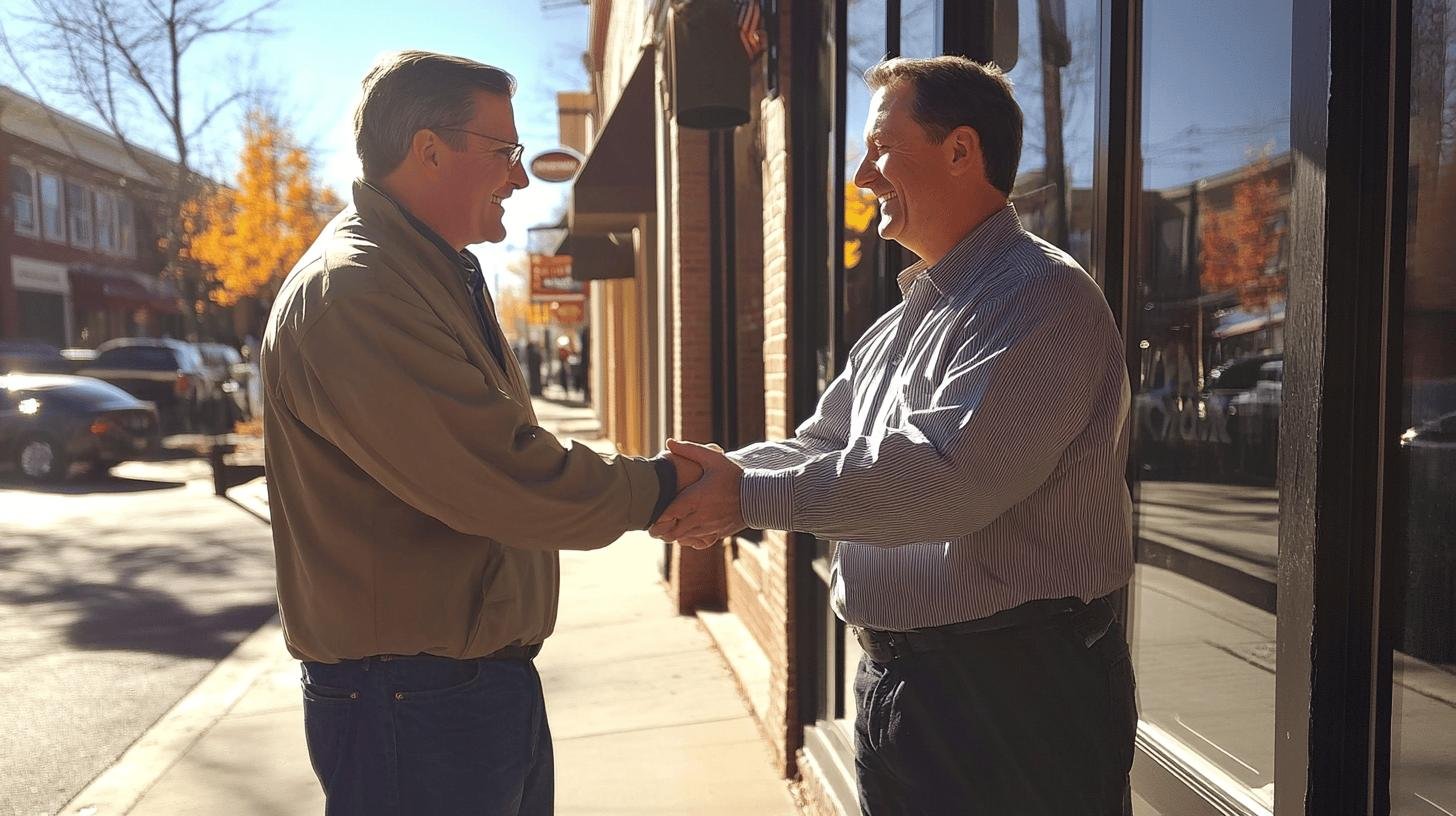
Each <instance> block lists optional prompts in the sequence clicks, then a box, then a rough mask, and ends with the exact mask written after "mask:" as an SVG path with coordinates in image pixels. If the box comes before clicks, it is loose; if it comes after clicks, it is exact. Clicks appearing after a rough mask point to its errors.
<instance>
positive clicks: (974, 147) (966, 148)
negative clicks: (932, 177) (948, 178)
mask: <svg viewBox="0 0 1456 816" xmlns="http://www.w3.org/2000/svg"><path fill="white" fill-rule="evenodd" d="M945 148H946V150H947V151H949V153H950V174H951V175H952V176H964V175H966V174H967V173H974V172H985V166H986V165H985V157H984V156H983V155H982V153H981V134H979V133H977V132H976V130H975V128H972V127H970V126H968V125H961V126H960V127H958V128H956V129H955V130H952V131H951V132H950V134H949V135H947V136H946V137H945Z"/></svg>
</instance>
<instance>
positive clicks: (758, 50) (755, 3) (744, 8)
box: [737, 0, 764, 59]
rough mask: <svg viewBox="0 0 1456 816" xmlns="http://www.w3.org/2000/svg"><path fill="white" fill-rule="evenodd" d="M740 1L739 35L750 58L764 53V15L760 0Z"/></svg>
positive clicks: (738, 0) (738, 1)
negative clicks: (760, 8) (761, 10)
mask: <svg viewBox="0 0 1456 816" xmlns="http://www.w3.org/2000/svg"><path fill="white" fill-rule="evenodd" d="M737 3H738V37H739V39H741V40H742V41H743V50H744V51H747V52H748V58H749V59H753V58H754V57H756V56H758V55H759V54H762V53H763V49H764V36H763V15H762V13H761V12H760V10H759V0H737Z"/></svg>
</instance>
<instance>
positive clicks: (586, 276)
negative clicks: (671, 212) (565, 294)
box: [556, 232, 637, 281]
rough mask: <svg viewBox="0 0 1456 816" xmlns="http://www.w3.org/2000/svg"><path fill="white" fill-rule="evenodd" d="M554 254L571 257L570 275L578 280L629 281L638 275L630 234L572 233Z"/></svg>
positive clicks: (634, 248)
mask: <svg viewBox="0 0 1456 816" xmlns="http://www.w3.org/2000/svg"><path fill="white" fill-rule="evenodd" d="M556 254H557V255H570V256H571V276H572V277H573V278H575V279H577V280H579V281H589V280H611V279H614V278H630V277H632V276H633V275H635V274H636V273H637V251H636V246H635V244H634V242H633V240H632V233H630V232H609V233H606V234H604V235H591V234H587V235H583V234H579V233H571V234H568V235H567V236H566V238H565V240H563V241H562V242H561V246H559V247H557V248H556Z"/></svg>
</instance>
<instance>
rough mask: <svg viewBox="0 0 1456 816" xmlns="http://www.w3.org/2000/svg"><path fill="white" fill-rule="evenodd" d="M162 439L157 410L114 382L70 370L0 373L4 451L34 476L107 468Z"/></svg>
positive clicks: (138, 454)
mask: <svg viewBox="0 0 1456 816" xmlns="http://www.w3.org/2000/svg"><path fill="white" fill-rule="evenodd" d="M159 444H160V435H159V433H158V423H157V412H156V409H155V408H153V407H152V406H151V405H150V404H149V403H145V402H142V401H141V400H138V399H136V398H135V397H133V396H131V395H130V394H128V393H126V392H125V391H123V390H121V389H120V388H117V387H116V386H114V385H110V384H108V383H104V382H102V381H100V380H95V379H91V378H90V377H76V376H71V375H66V374H8V375H5V376H0V456H3V457H4V458H5V459H6V460H8V461H10V462H13V463H14V464H15V468H16V470H17V471H19V472H20V474H21V475H22V476H24V477H25V478H27V479H31V480H34V481H59V480H61V479H64V478H65V477H66V475H67V473H69V472H70V470H71V466H72V465H73V464H78V463H89V464H91V465H93V466H96V467H100V468H109V467H111V466H113V465H115V464H117V463H119V462H123V461H126V460H129V459H137V458H140V457H142V456H145V455H146V454H148V453H149V452H150V451H152V450H154V449H155V448H156V447H157V446H158V445H159Z"/></svg>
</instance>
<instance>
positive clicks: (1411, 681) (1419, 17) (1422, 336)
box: [1390, 0, 1456, 816]
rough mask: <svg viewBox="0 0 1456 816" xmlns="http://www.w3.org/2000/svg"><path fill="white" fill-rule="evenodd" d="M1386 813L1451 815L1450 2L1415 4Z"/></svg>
mask: <svg viewBox="0 0 1456 816" xmlns="http://www.w3.org/2000/svg"><path fill="white" fill-rule="evenodd" d="M1412 26H1413V31H1412V37H1411V50H1412V55H1411V93H1410V106H1411V120H1410V168H1409V171H1408V173H1407V178H1408V179H1410V194H1409V198H1408V207H1409V218H1410V220H1409V223H1408V225H1407V243H1406V283H1405V304H1404V306H1405V338H1404V344H1403V346H1404V355H1405V359H1404V362H1403V366H1402V367H1403V370H1404V381H1403V383H1402V386H1403V387H1402V391H1401V406H1400V418H1401V427H1402V428H1405V429H1406V430H1405V432H1404V434H1403V435H1402V436H1401V441H1400V454H1399V458H1398V459H1397V461H1396V466H1395V468H1394V469H1395V470H1396V471H1397V474H1398V475H1397V478H1402V479H1403V481H1404V483H1405V485H1406V491H1405V493H1406V497H1405V503H1406V507H1405V511H1406V512H1405V513H1404V514H1403V516H1404V518H1403V526H1404V528H1405V529H1404V534H1405V535H1404V541H1403V542H1402V543H1403V547H1402V552H1403V557H1404V561H1405V564H1404V565H1403V566H1404V569H1401V570H1398V571H1397V575H1398V578H1399V582H1400V583H1402V584H1403V585H1404V593H1403V594H1404V598H1403V602H1400V603H1399V609H1398V610H1397V618H1398V619H1399V622H1400V626H1399V633H1398V635H1397V637H1396V638H1395V649H1396V653H1395V656H1394V661H1393V673H1394V682H1395V687H1394V689H1393V690H1392V700H1391V701H1392V711H1391V726H1392V734H1391V761H1390V771H1391V773H1390V776H1391V780H1390V812H1391V813H1393V814H1399V815H1400V816H1407V815H1408V816H1427V814H1430V815H1431V816H1436V814H1450V813H1456V736H1453V735H1456V502H1452V500H1451V499H1452V495H1453V494H1452V486H1453V485H1456V270H1453V268H1452V265H1451V258H1452V253H1453V252H1456V232H1453V231H1452V229H1451V225H1452V223H1453V221H1456V1H1453V0H1415V2H1414V4H1413V8H1412Z"/></svg>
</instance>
